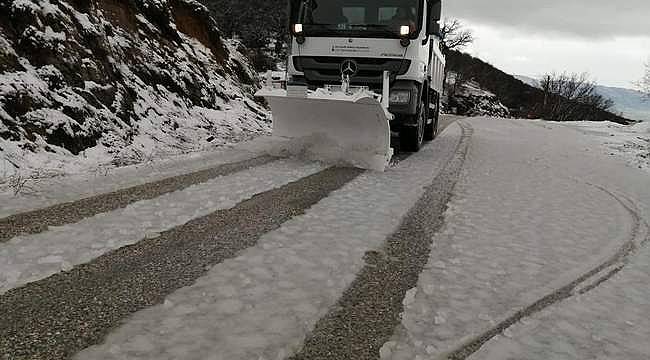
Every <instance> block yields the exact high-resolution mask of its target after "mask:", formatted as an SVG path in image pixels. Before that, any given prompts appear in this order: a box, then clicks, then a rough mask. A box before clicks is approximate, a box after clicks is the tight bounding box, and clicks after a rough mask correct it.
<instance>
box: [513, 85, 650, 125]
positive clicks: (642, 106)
mask: <svg viewBox="0 0 650 360" xmlns="http://www.w3.org/2000/svg"><path fill="white" fill-rule="evenodd" d="M515 77H516V78H517V79H519V80H521V81H522V82H523V83H525V84H528V85H530V86H534V87H537V88H538V87H539V80H537V79H534V78H531V77H529V76H524V75H515ZM596 91H597V92H598V93H599V94H600V95H602V96H604V97H606V98H608V99H612V101H614V104H615V105H614V108H613V111H614V112H616V113H621V114H623V117H626V118H628V119H632V120H642V121H650V99H645V98H644V97H643V93H641V92H640V91H636V90H632V89H626V88H619V87H609V86H601V85H598V86H597V87H596Z"/></svg>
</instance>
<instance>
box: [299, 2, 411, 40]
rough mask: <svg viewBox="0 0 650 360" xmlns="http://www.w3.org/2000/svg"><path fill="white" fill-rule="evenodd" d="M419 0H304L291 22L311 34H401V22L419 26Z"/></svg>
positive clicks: (381, 35) (375, 35) (396, 35)
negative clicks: (301, 26) (300, 25)
mask: <svg viewBox="0 0 650 360" xmlns="http://www.w3.org/2000/svg"><path fill="white" fill-rule="evenodd" d="M420 4H421V1H420V0H383V1H377V0H304V1H300V2H299V7H298V9H297V10H298V11H295V12H293V13H294V16H295V18H294V19H292V23H299V24H303V29H304V32H305V33H306V34H307V35H308V36H319V35H320V36H368V37H398V36H399V30H400V27H402V26H405V25H406V26H409V28H410V33H411V34H417V33H418V31H419V30H420V27H421V24H420V21H419V19H420V16H419V14H420V12H421V6H420Z"/></svg>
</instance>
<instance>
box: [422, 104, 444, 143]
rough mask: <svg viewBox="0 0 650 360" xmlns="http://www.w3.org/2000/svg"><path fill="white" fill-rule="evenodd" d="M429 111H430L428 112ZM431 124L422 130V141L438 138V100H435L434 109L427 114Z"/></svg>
mask: <svg viewBox="0 0 650 360" xmlns="http://www.w3.org/2000/svg"><path fill="white" fill-rule="evenodd" d="M430 111H431V110H430ZM429 118H430V119H431V124H427V126H426V127H425V128H424V139H425V140H427V141H431V140H433V139H435V138H436V136H438V119H439V118H440V99H436V109H435V110H433V111H432V113H431V114H429Z"/></svg>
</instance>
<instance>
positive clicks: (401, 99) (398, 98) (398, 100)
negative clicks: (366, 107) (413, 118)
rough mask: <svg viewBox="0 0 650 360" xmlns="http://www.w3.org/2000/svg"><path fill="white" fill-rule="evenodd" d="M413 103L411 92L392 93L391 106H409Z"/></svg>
mask: <svg viewBox="0 0 650 360" xmlns="http://www.w3.org/2000/svg"><path fill="white" fill-rule="evenodd" d="M409 101H411V92H410V91H391V93H390V103H391V104H408V103H409Z"/></svg>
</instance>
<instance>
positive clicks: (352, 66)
mask: <svg viewBox="0 0 650 360" xmlns="http://www.w3.org/2000/svg"><path fill="white" fill-rule="evenodd" d="M357 72H359V65H357V63H356V62H355V61H354V60H345V61H343V62H342V63H341V74H343V75H345V76H354V75H356V74H357Z"/></svg>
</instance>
